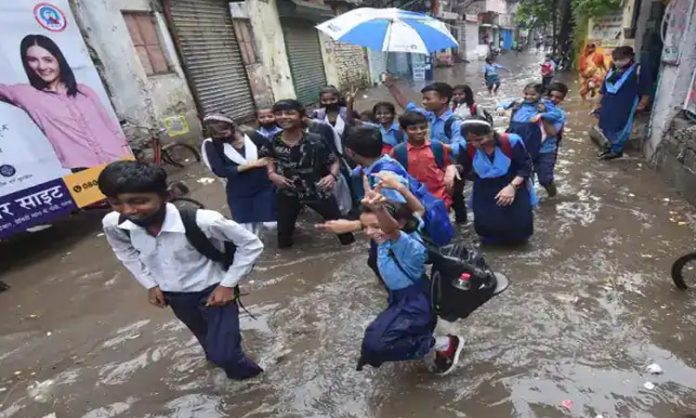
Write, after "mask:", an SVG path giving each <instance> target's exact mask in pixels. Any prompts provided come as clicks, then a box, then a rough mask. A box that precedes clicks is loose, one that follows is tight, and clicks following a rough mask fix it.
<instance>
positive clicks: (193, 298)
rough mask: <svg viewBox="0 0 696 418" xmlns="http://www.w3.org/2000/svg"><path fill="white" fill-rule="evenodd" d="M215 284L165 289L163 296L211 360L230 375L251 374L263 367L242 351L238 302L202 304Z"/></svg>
mask: <svg viewBox="0 0 696 418" xmlns="http://www.w3.org/2000/svg"><path fill="white" fill-rule="evenodd" d="M215 287H216V286H211V287H209V288H207V289H205V290H203V291H201V292H164V296H165V298H166V299H167V302H168V303H169V306H171V308H172V311H174V315H176V317H177V318H179V320H181V322H183V323H184V324H186V326H187V327H188V328H189V329H190V330H191V332H192V333H193V335H195V336H196V338H197V339H198V342H199V343H200V344H201V346H202V347H203V351H205V356H206V358H207V359H208V360H209V361H210V362H212V363H214V364H215V365H217V366H219V367H221V368H222V369H223V370H225V373H226V374H227V377H229V378H230V379H236V380H242V379H248V378H250V377H254V376H256V375H257V374H259V373H261V372H262V371H263V370H262V369H261V367H259V366H258V365H257V364H256V363H254V362H253V361H252V360H251V359H249V358H248V357H246V356H245V355H244V352H243V351H242V335H241V334H240V332H239V307H238V306H237V303H236V302H233V303H229V304H227V305H224V306H210V307H208V306H205V303H206V301H207V300H208V296H209V295H210V293H211V292H212V291H213V290H215Z"/></svg>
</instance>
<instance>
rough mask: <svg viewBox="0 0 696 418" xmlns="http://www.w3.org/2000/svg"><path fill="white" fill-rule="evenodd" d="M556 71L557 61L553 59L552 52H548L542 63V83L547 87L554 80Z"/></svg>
mask: <svg viewBox="0 0 696 418" xmlns="http://www.w3.org/2000/svg"><path fill="white" fill-rule="evenodd" d="M555 73H556V63H555V62H554V61H553V58H552V57H551V54H546V57H544V62H542V63H541V85H542V86H543V87H544V88H547V87H548V86H549V84H551V80H553V76H554V75H555Z"/></svg>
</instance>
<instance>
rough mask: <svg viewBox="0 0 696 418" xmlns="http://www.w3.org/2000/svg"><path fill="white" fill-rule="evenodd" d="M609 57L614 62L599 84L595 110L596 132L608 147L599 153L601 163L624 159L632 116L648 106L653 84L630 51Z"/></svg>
mask: <svg viewBox="0 0 696 418" xmlns="http://www.w3.org/2000/svg"><path fill="white" fill-rule="evenodd" d="M611 56H612V59H613V63H612V66H611V69H610V70H609V72H608V73H607V75H606V77H605V78H604V83H603V84H602V90H601V92H600V95H601V98H600V102H599V106H598V107H597V108H596V109H595V110H594V113H595V114H596V115H597V117H598V118H599V129H600V130H601V131H602V133H604V135H605V136H606V137H607V139H608V140H609V143H610V144H611V146H610V147H609V149H605V150H603V151H602V152H601V153H600V155H599V158H600V159H602V160H613V159H615V158H620V157H621V156H623V150H624V146H625V145H626V142H628V139H629V138H630V137H631V131H632V129H633V118H634V116H635V113H636V112H637V111H643V110H645V109H646V108H647V107H648V104H649V103H650V93H651V89H652V85H653V80H652V77H651V74H650V71H640V66H639V65H638V64H637V63H636V62H635V54H634V52H633V48H631V47H630V46H620V47H618V48H616V49H614V51H612V53H611Z"/></svg>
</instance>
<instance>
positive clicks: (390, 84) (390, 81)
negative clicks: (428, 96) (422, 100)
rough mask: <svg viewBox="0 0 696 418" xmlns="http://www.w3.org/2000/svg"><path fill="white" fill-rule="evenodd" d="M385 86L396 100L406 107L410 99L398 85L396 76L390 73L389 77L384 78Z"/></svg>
mask: <svg viewBox="0 0 696 418" xmlns="http://www.w3.org/2000/svg"><path fill="white" fill-rule="evenodd" d="M384 86H385V87H386V88H387V90H389V93H390V94H391V95H392V97H393V98H394V100H396V102H397V103H398V104H399V106H401V107H403V108H404V109H405V108H406V106H408V104H409V103H410V101H409V100H408V99H407V98H406V96H404V94H403V93H402V92H401V89H399V88H398V87H397V86H396V83H395V80H394V77H392V76H391V75H388V76H387V78H386V79H385V80H384Z"/></svg>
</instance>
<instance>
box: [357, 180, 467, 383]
mask: <svg viewBox="0 0 696 418" xmlns="http://www.w3.org/2000/svg"><path fill="white" fill-rule="evenodd" d="M365 183H366V184H365V190H366V195H365V199H363V211H362V214H361V215H360V222H361V223H362V225H363V227H364V229H365V232H366V234H367V236H368V237H369V238H370V239H372V240H373V241H374V242H376V243H377V266H378V269H379V272H380V275H381V277H382V279H383V281H384V284H385V286H386V288H387V291H388V298H387V301H388V307H387V308H386V309H385V310H384V311H383V312H382V313H380V314H379V315H378V316H377V318H375V320H374V321H372V323H370V325H369V326H368V327H367V329H366V330H365V336H364V338H363V342H362V348H361V353H360V359H359V360H358V367H357V369H358V370H362V368H363V366H364V365H370V366H372V367H380V366H381V365H382V364H383V363H385V362H389V361H404V360H416V359H424V360H425V361H426V364H427V365H428V368H429V370H430V371H431V372H433V373H435V374H438V375H447V374H449V373H451V372H452V370H454V367H455V366H456V364H457V362H458V361H459V356H460V354H461V351H462V349H463V347H464V339H463V338H461V337H460V336H456V335H447V336H442V337H434V336H433V331H434V330H435V325H436V323H437V317H436V316H435V315H434V313H433V312H432V310H431V306H430V296H429V282H428V280H427V278H426V271H425V262H426V259H427V257H428V255H427V250H426V248H425V246H424V244H423V241H422V238H421V237H420V235H419V234H418V229H419V226H420V225H421V221H420V219H419V217H420V216H421V215H422V214H423V213H424V208H423V206H422V205H421V204H420V202H419V201H418V199H416V198H415V197H414V196H412V195H411V196H409V200H408V202H407V204H399V203H392V202H389V201H388V200H387V199H386V198H385V197H384V196H382V195H381V194H379V191H380V189H381V187H382V186H383V184H378V185H377V186H376V187H375V190H371V188H370V187H371V186H370V185H369V182H367V181H366V182H365ZM396 184H399V183H398V180H397V182H396ZM414 213H415V215H414Z"/></svg>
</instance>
